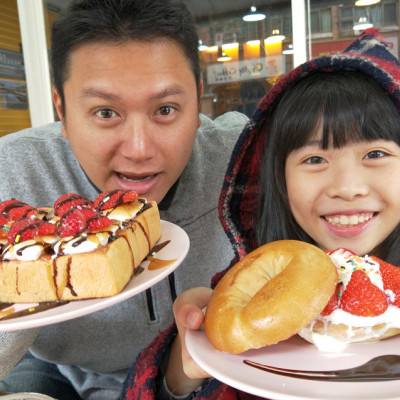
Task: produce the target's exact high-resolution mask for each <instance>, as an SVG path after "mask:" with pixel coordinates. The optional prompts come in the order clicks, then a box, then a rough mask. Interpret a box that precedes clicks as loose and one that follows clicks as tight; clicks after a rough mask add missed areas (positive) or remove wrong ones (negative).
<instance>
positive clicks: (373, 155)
mask: <svg viewBox="0 0 400 400" xmlns="http://www.w3.org/2000/svg"><path fill="white" fill-rule="evenodd" d="M385 155H386V153H385V152H383V151H380V150H373V151H370V152H369V153H368V154H367V155H366V156H365V158H381V157H384V156H385Z"/></svg>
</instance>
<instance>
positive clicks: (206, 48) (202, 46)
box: [199, 40, 208, 51]
mask: <svg viewBox="0 0 400 400" xmlns="http://www.w3.org/2000/svg"><path fill="white" fill-rule="evenodd" d="M205 50H208V46H207V45H205V44H203V42H202V40H199V51H205Z"/></svg>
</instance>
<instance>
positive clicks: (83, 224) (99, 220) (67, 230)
mask: <svg viewBox="0 0 400 400" xmlns="http://www.w3.org/2000/svg"><path fill="white" fill-rule="evenodd" d="M112 223H113V221H112V220H111V219H109V218H107V217H104V216H102V215H101V214H100V213H98V212H97V211H94V210H92V209H89V208H82V209H79V208H75V209H72V210H71V211H69V212H66V213H65V214H64V216H63V218H62V219H61V220H60V224H59V235H60V236H62V237H67V236H76V235H79V234H80V233H82V232H84V231H93V230H97V229H100V228H104V227H105V226H109V225H111V224H112Z"/></svg>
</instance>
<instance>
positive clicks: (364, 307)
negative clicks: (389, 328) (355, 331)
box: [340, 270, 388, 317]
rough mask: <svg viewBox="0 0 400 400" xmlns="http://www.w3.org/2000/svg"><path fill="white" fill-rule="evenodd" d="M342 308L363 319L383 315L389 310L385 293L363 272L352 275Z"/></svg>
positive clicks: (357, 271) (343, 297) (341, 301)
mask: <svg viewBox="0 0 400 400" xmlns="http://www.w3.org/2000/svg"><path fill="white" fill-rule="evenodd" d="M340 308H341V309H343V310H344V311H346V312H348V313H350V314H353V315H358V316H362V317H373V316H376V315H380V314H383V313H384V312H385V311H386V309H387V308H388V303H387V301H386V297H385V295H384V293H383V292H382V291H381V290H380V289H379V288H378V287H377V286H375V285H374V284H373V283H372V282H371V281H370V279H369V278H368V275H367V274H366V273H365V272H364V271H362V270H356V271H354V272H353V273H352V275H351V278H350V281H349V283H348V284H347V286H346V289H345V290H344V292H343V294H342V297H341V300H340Z"/></svg>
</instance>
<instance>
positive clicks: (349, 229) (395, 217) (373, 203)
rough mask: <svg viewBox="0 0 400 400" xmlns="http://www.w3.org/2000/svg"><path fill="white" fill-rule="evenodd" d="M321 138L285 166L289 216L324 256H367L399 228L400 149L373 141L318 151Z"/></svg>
mask: <svg viewBox="0 0 400 400" xmlns="http://www.w3.org/2000/svg"><path fill="white" fill-rule="evenodd" d="M321 137H322V134H321V132H319V136H318V135H317V137H316V138H314V139H313V141H311V142H309V143H308V144H307V145H306V146H304V147H302V148H300V149H298V150H295V151H293V152H291V153H290V154H289V156H288V158H287V160H286V167H285V176H286V184H287V192H288V198H289V204H290V207H291V211H292V213H293V216H294V218H295V219H296V221H297V223H298V224H299V225H300V226H301V227H302V228H303V229H304V231H305V232H306V233H307V234H308V235H309V236H310V237H311V238H312V239H313V240H315V241H316V242H317V243H318V245H319V247H321V248H322V249H323V250H334V249H337V248H340V247H343V248H347V249H349V250H351V251H353V252H355V253H356V254H358V255H364V254H368V253H371V252H372V250H373V249H374V248H375V247H376V246H377V245H379V244H380V243H381V242H382V241H383V240H385V238H386V237H387V236H388V235H389V234H390V233H391V232H392V231H393V230H394V229H395V228H396V227H397V225H398V224H399V223H400V147H399V146H398V145H397V144H396V143H395V142H393V141H385V140H376V141H373V142H358V143H350V144H348V145H346V146H344V147H342V148H333V147H329V148H328V149H326V150H323V149H321V146H320V142H319V139H320V138H321Z"/></svg>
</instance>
